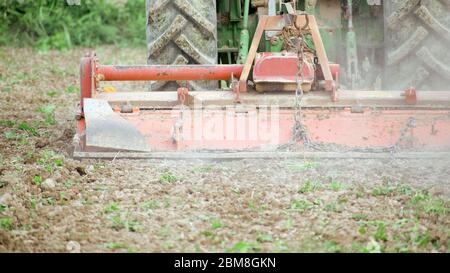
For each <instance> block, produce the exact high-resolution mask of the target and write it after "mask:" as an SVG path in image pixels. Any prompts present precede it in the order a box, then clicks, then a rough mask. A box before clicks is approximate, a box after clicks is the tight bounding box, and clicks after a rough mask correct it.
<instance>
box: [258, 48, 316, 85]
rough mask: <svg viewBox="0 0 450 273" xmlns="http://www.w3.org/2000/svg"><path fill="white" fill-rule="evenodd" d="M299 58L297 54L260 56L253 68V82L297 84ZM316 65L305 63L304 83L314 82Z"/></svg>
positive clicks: (284, 53)
mask: <svg viewBox="0 0 450 273" xmlns="http://www.w3.org/2000/svg"><path fill="white" fill-rule="evenodd" d="M297 65H298V56H297V54H295V53H291V52H283V53H271V52H264V53H260V54H258V56H257V57H256V60H255V66H254V67H253V80H254V82H255V83H260V82H263V83H296V79H297V74H298V67H297ZM314 70H315V69H314V64H313V63H312V62H311V61H305V63H304V65H303V73H302V74H303V82H304V83H313V82H314V74H315V71H314Z"/></svg>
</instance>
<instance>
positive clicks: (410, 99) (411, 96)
mask: <svg viewBox="0 0 450 273" xmlns="http://www.w3.org/2000/svg"><path fill="white" fill-rule="evenodd" d="M405 102H406V104H408V105H414V104H417V93H416V89H415V88H414V87H411V88H409V89H407V90H406V91H405Z"/></svg>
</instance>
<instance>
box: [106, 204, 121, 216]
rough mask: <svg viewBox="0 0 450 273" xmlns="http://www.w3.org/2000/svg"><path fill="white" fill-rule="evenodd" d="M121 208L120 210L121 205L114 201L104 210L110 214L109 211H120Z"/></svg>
mask: <svg viewBox="0 0 450 273" xmlns="http://www.w3.org/2000/svg"><path fill="white" fill-rule="evenodd" d="M119 210H120V209H119V205H118V204H117V203H114V202H112V203H109V204H108V205H107V206H106V207H105V209H104V212H105V213H107V214H109V213H113V212H117V211H119Z"/></svg>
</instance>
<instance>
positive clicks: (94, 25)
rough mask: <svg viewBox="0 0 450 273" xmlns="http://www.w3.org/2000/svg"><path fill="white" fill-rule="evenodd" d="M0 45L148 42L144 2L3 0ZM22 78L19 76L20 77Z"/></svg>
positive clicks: (64, 47)
mask: <svg viewBox="0 0 450 273" xmlns="http://www.w3.org/2000/svg"><path fill="white" fill-rule="evenodd" d="M0 20H1V21H2V24H1V25H0V46H33V47H35V48H37V49H38V50H40V51H47V50H50V49H57V50H68V49H70V48H72V47H74V46H83V47H95V46H98V45H100V44H117V45H122V46H129V47H137V46H144V45H145V27H146V17H145V1H144V0H130V1H127V3H126V4H125V5H124V6H123V7H119V6H117V5H114V4H113V3H111V1H106V0H99V1H97V0H83V1H81V5H68V4H67V2H66V1H60V0H39V1H12V0H7V1H1V2H0ZM19 80H20V77H19Z"/></svg>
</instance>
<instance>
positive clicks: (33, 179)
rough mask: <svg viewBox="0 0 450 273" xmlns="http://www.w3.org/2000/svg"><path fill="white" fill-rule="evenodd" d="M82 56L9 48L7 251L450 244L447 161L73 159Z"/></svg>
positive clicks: (0, 215) (0, 173)
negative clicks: (80, 60) (72, 151)
mask: <svg viewBox="0 0 450 273" xmlns="http://www.w3.org/2000/svg"><path fill="white" fill-rule="evenodd" d="M84 52H86V50H80V49H77V50H73V51H69V52H49V53H37V52H33V51H32V50H30V49H9V48H0V105H1V111H0V131H1V134H0V251H1V252H10V251H18V252H22V251H31V252H67V251H69V252H79V251H81V252H179V251H189V252H219V251H229V252H262V251H264V252H266V251H268V252H312V251H319V252H448V251H449V250H450V249H449V248H450V243H449V235H450V215H449V209H450V203H449V197H450V168H449V166H450V159H447V160H439V161H429V160H428V161H424V160H419V159H417V160H398V159H389V160H352V159H349V160H260V161H257V160H240V161H224V162H212V161H208V162H207V161H203V162H202V161H198V162H193V161H188V162H184V161H122V160H116V161H114V162H109V161H93V160H92V161H83V162H79V161H75V160H73V159H71V142H72V137H73V135H74V133H75V131H74V128H75V123H74V113H75V106H76V103H77V101H78V96H79V94H78V92H79V88H78V63H79V59H80V57H81V56H82V55H83V53H84ZM98 55H99V56H100V59H101V60H102V62H104V63H120V62H122V63H142V60H145V57H144V56H145V49H143V50H136V49H126V50H125V49H121V50H119V49H117V48H114V47H104V48H100V49H99V50H98ZM132 87H133V86H128V88H132ZM134 87H136V86H134Z"/></svg>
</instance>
